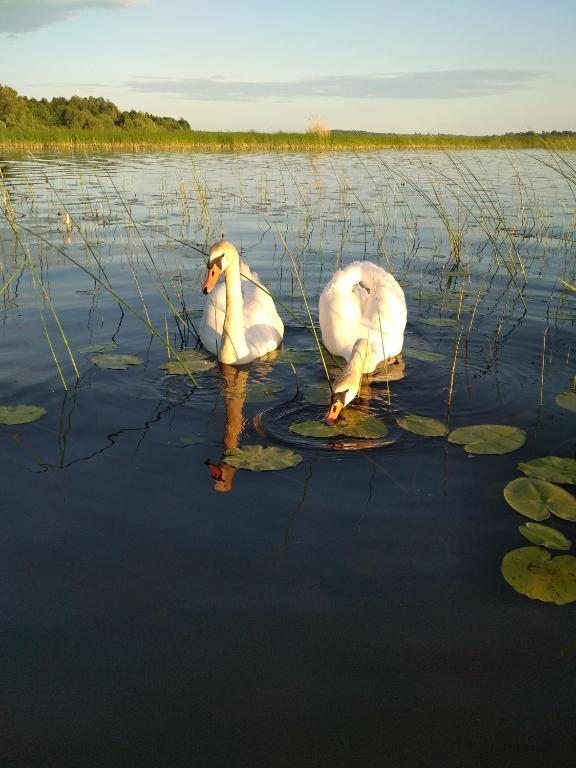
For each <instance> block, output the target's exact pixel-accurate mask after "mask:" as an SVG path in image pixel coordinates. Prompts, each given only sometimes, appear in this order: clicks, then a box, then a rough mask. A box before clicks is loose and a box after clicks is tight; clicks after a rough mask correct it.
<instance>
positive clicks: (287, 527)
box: [0, 152, 576, 768]
mask: <svg viewBox="0 0 576 768" xmlns="http://www.w3.org/2000/svg"><path fill="white" fill-rule="evenodd" d="M563 160H565V161H567V162H568V163H570V164H571V166H572V168H574V165H575V159H574V155H565V156H564V157H562V156H551V155H548V154H547V153H545V152H541V153H538V152H532V153H520V152H518V153H505V152H494V153H491V152H482V153H458V154H455V155H452V156H450V155H447V154H443V153H434V152H432V153H415V152H410V153H403V152H390V153H387V152H382V153H374V154H365V155H360V156H355V155H318V156H314V155H268V154H254V155H211V154H200V155H177V154H169V155H168V154H167V155H163V154H155V155H93V156H92V155H90V156H81V157H80V156H76V157H70V156H64V157H58V156H46V157H35V158H32V157H12V158H11V157H4V158H3V159H1V161H0V164H1V170H2V174H3V181H0V190H1V191H2V205H3V209H4V215H3V216H0V261H1V272H0V276H1V278H2V281H3V285H4V286H5V285H6V282H7V281H8V280H9V279H10V277H11V276H13V275H14V274H16V276H15V277H14V278H13V279H12V281H11V282H10V284H9V285H8V286H7V287H5V290H4V291H3V293H2V295H1V300H2V314H1V324H0V361H1V366H0V382H1V390H0V391H1V397H0V402H1V404H2V405H15V404H20V403H26V404H34V405H37V406H41V407H43V408H45V409H46V411H47V412H46V415H44V416H43V417H42V418H41V419H39V420H38V421H36V422H34V423H30V424H22V425H17V426H0V459H1V462H2V466H3V482H2V502H1V504H0V521H1V523H0V550H1V551H0V572H1V575H0V663H1V665H2V676H1V680H2V684H1V693H0V697H1V700H2V707H1V709H2V722H1V725H0V755H1V757H2V765H3V766H6V767H7V768H20V767H22V768H24V767H25V768H32V767H35V766H42V767H44V766H46V767H48V766H50V767H52V766H53V767H54V768H64V767H67V766H74V767H75V768H77V767H78V766H106V767H108V766H130V767H132V766H151V767H152V766H153V767H154V768H160V767H161V766H162V767H163V766H170V768H172V767H174V768H179V767H180V766H182V767H184V766H186V767H187V768H188V767H189V766H194V768H196V767H198V768H200V767H202V768H203V767H204V766H206V768H208V767H210V768H213V767H214V766H227V767H233V766H255V767H256V766H265V767H266V768H276V767H279V766H282V767H284V766H285V767H286V768H296V767H299V766H311V767H314V768H316V767H318V766H331V768H335V767H336V766H343V767H344V766H351V765H354V766H356V765H358V766H363V768H369V767H371V766H374V768H376V767H377V768H381V767H382V766H388V765H389V766H399V767H402V768H403V767H404V766H407V767H408V766H410V767H411V766H418V767H419V768H420V767H421V766H432V765H434V766H435V765H439V766H440V765H441V766H454V767H456V766H458V768H460V767H462V766H484V765H486V766H493V767H494V768H496V767H497V766H513V767H514V768H515V767H516V766H523V767H524V768H530V767H531V766H540V765H541V764H542V762H543V761H545V762H546V764H548V765H553V764H559V763H560V761H564V760H570V761H573V759H574V748H575V747H576V738H575V736H574V707H575V705H576V686H575V674H576V608H575V607H574V604H571V605H566V606H556V605H550V604H544V603H542V602H538V601H534V600H531V599H529V598H528V597H525V596H523V595H520V594H518V593H516V592H515V591H514V590H513V589H512V588H511V587H510V586H509V585H508V584H507V583H506V582H505V581H504V579H503V577H502V575H501V572H500V565H501V561H502V558H503V556H504V555H505V554H506V553H507V552H509V551H510V550H512V549H515V548H517V547H522V546H525V545H527V544H528V542H526V541H525V540H524V539H523V538H522V536H521V535H520V533H519V532H518V526H519V525H521V524H523V523H524V522H525V518H523V517H521V516H520V515H519V514H517V513H516V512H514V510H512V509H511V507H509V506H508V505H507V503H506V502H505V500H504V498H503V496H502V489H503V487H504V486H505V485H506V483H508V482H509V481H510V480H512V479H514V478H515V477H519V476H520V474H519V471H518V469H517V464H518V463H519V462H521V461H527V460H530V459H533V458H538V457H541V456H548V455H556V456H562V457H574V456H575V451H576V430H575V423H576V414H575V413H573V412H571V411H569V410H566V409H563V408H561V407H560V406H559V405H558V404H557V403H556V396H557V395H558V394H559V393H561V392H567V391H570V389H571V387H572V385H573V379H574V375H575V373H576V371H575V366H574V357H575V354H576V333H575V327H576V294H573V293H572V294H571V293H570V292H568V291H566V290H563V289H562V285H561V283H560V282H559V280H560V279H563V280H565V281H567V282H570V283H572V284H574V282H575V273H576V267H575V253H576V250H575V244H576V230H575V226H576V217H575V206H576V204H575V188H574V185H570V183H569V182H568V181H567V179H566V178H565V174H563V173H562V172H559V169H560V171H562V169H563V168H565V166H562V162H563ZM572 175H574V174H573V172H572ZM65 212H68V214H69V216H70V217H71V220H72V222H73V225H74V227H73V229H72V231H71V232H67V231H66V224H65V221H64V215H63V214H64V213H65ZM59 214H60V215H59ZM222 234H224V235H225V236H226V238H227V239H229V240H232V241H233V242H234V243H236V244H237V246H238V247H239V248H241V250H242V254H243V257H244V258H245V259H246V260H247V261H248V262H249V264H250V266H251V267H252V268H253V269H255V270H256V271H257V272H258V273H259V275H260V278H261V279H262V280H263V282H265V284H266V285H267V286H268V288H269V289H270V291H271V292H272V294H273V295H274V297H275V298H276V299H277V301H278V306H279V311H280V314H281V316H282V317H283V320H284V322H285V325H286V332H285V338H284V347H283V350H284V351H283V353H282V354H281V355H280V356H277V357H276V358H273V359H271V360H266V361H259V362H257V363H254V364H253V365H252V366H249V367H248V368H246V369H244V370H242V371H240V372H235V371H234V370H232V371H230V370H220V369H219V368H217V367H216V368H213V369H211V370H208V371H206V372H201V373H198V374H196V381H197V384H198V386H197V387H195V386H193V384H192V382H190V381H189V380H188V379H187V378H186V377H184V376H172V375H167V373H166V371H165V370H164V369H162V368H161V365H162V364H163V363H165V362H166V360H167V353H166V349H165V347H164V346H163V344H162V342H161V340H160V339H159V338H158V337H157V336H155V335H153V333H151V331H150V329H149V327H148V326H147V325H146V324H145V323H144V322H143V320H146V319H147V320H148V322H149V323H150V324H151V325H153V326H154V328H155V329H156V330H157V331H158V333H159V335H160V337H163V338H166V339H168V340H169V342H170V343H171V344H172V345H173V346H174V347H175V348H176V349H184V348H188V349H191V348H194V347H195V345H196V336H195V331H194V328H195V325H196V324H197V323H198V321H199V318H200V315H201V311H202V307H203V302H204V297H203V296H202V294H201V292H200V287H201V282H202V278H203V274H204V268H205V257H204V256H203V255H201V253H199V251H198V250H194V249H193V248H190V247H189V245H187V243H188V244H192V245H194V246H196V247H197V248H198V249H199V250H205V249H206V244H208V245H209V244H211V243H212V242H213V241H215V240H217V239H219V238H220V237H221V235H222ZM450 235H451V236H450ZM287 249H289V250H287ZM291 256H292V257H293V258H294V264H293V263H292V260H291ZM365 258H366V259H370V260H372V261H375V262H377V263H379V264H381V265H382V266H384V267H385V268H386V269H389V270H390V271H392V272H393V273H394V275H395V276H396V277H397V278H398V280H399V281H400V282H401V284H402V286H403V287H404V290H405V293H406V299H407V303H408V326H407V331H406V337H405V353H404V362H405V371H404V373H405V375H404V378H402V379H400V380H397V381H392V382H390V383H389V384H387V383H386V382H384V381H382V380H380V381H378V380H376V381H374V382H372V384H371V385H369V386H367V387H365V388H364V389H363V390H362V397H361V398H360V399H359V400H357V401H356V402H355V404H354V406H353V408H357V409H360V410H365V411H368V412H370V413H372V414H375V415H378V416H380V417H381V418H383V419H384V420H386V421H387V423H389V425H390V439H391V443H390V445H387V446H384V447H371V448H370V450H368V448H366V447H365V446H363V445H362V444H360V445H348V446H344V447H348V448H350V450H338V449H337V448H336V447H332V448H330V447H328V445H327V444H326V442H325V441H317V440H314V439H313V438H310V439H305V438H302V439H296V437H295V436H294V435H292V433H290V432H289V429H288V427H289V424H290V418H291V413H292V411H290V409H291V408H296V410H298V409H299V408H301V409H302V410H303V411H306V412H308V413H310V412H312V413H315V414H316V416H315V417H316V418H317V417H319V415H320V414H321V413H322V410H323V409H322V406H320V405H315V404H310V403H308V402H307V401H306V399H305V398H306V392H307V391H308V392H310V391H312V390H311V387H313V385H316V384H321V383H322V381H323V380H324V378H323V371H322V366H321V364H320V360H319V356H318V353H317V352H315V351H314V340H313V338H312V336H311V334H310V332H309V330H308V329H307V327H306V326H307V324H308V321H307V317H306V312H305V307H304V303H303V300H302V296H301V292H300V289H299V286H298V281H297V280H296V277H295V272H294V270H295V269H297V270H298V273H299V276H300V279H301V280H302V283H303V286H304V289H305V293H306V297H307V299H308V301H309V302H310V307H311V310H312V314H313V317H314V319H315V320H316V319H317V303H318V296H319V294H320V291H321V290H322V287H323V286H324V285H325V284H326V282H327V281H328V279H329V278H330V276H331V275H332V274H333V272H334V270H335V269H336V268H337V267H338V266H340V265H345V264H346V263H348V262H350V261H352V260H354V259H365ZM25 259H26V262H25V263H24V260H25ZM22 265H23V269H22V271H21V272H20V273H18V272H17V270H18V269H19V268H20V266H22ZM128 304H129V305H130V306H127V305H128ZM131 308H132V309H133V310H134V311H135V312H136V313H137V314H138V316H136V314H134V313H133V312H132V311H131ZM175 313H178V314H179V316H180V320H178V319H176V318H175V317H174V314H175ZM56 318H57V320H56ZM59 325H60V327H61V329H62V332H61V331H60V327H59ZM63 334H65V338H66V341H67V344H68V346H69V349H70V352H71V354H69V353H68V350H67V348H66V345H65V343H64V342H63ZM110 352H114V353H119V354H129V355H134V356H137V357H138V358H139V359H140V360H141V361H142V362H141V364H140V365H134V366H130V367H129V368H128V369H127V370H109V369H106V368H102V367H100V366H98V365H96V364H94V362H93V360H94V359H96V358H98V355H100V354H102V353H110ZM71 357H73V358H74V360H75V364H76V366H77V368H78V371H79V374H80V377H79V379H77V378H76V376H75V373H74V368H73V364H72V362H71ZM55 360H57V362H58V364H56V362H55ZM65 386H66V387H67V388H65ZM262 414H263V415H262ZM406 414H421V415H426V416H433V417H435V418H438V419H441V420H443V421H445V422H447V423H448V424H449V427H450V429H454V428H456V427H459V426H466V425H471V424H482V423H492V424H494V423H496V424H509V425H513V426H517V427H520V428H522V429H524V430H525V431H526V433H527V440H526V443H525V444H524V445H523V446H522V448H520V449H519V450H517V451H515V452H514V453H509V454H506V455H503V456H477V455H476V456H474V455H470V454H467V453H466V452H465V451H464V449H463V447H462V446H459V445H453V444H450V443H449V442H448V441H447V440H446V439H445V438H427V437H419V436H417V435H414V434H411V433H409V432H407V431H404V430H402V429H400V428H399V427H398V426H397V425H396V422H395V417H397V416H402V415H406ZM225 442H226V443H227V445H228V444H230V442H236V443H238V444H239V445H250V444H261V445H275V446H282V447H290V448H292V449H294V450H296V451H297V452H298V453H300V454H301V455H302V457H303V459H302V461H301V463H300V464H299V465H298V466H296V467H293V468H290V469H286V470H282V471H277V472H249V471H246V470H237V471H236V472H235V473H231V474H232V475H233V476H231V477H230V490H229V492H228V493H221V492H216V491H215V490H214V482H213V480H212V478H211V476H210V472H209V471H208V468H207V466H206V465H205V460H206V459H208V458H210V459H212V460H213V461H214V462H219V461H221V459H222V457H223V453H224V449H225ZM552 525H553V527H555V528H557V529H558V530H561V531H562V532H564V533H565V534H566V535H567V536H568V537H569V538H571V539H574V538H575V534H576V525H575V524H574V523H571V522H566V521H563V520H556V519H554V520H553V522H552Z"/></svg>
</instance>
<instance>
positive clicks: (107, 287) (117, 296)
mask: <svg viewBox="0 0 576 768" xmlns="http://www.w3.org/2000/svg"><path fill="white" fill-rule="evenodd" d="M19 227H20V229H22V230H23V231H24V232H27V233H28V234H30V235H32V237H35V238H36V239H37V240H39V241H40V242H42V243H44V244H45V245H47V246H48V247H49V248H52V250H54V251H56V253H59V254H60V255H61V256H63V257H64V258H65V259H66V260H67V261H69V262H71V263H72V264H74V265H75V266H76V267H78V268H79V269H81V270H82V271H83V272H85V273H86V274H87V275H88V276H89V277H90V278H91V279H92V280H94V282H96V283H97V284H98V285H100V286H101V287H102V288H104V290H105V291H107V292H108V293H109V294H110V295H111V296H113V297H114V299H116V301H117V302H118V304H120V306H122V307H125V308H126V309H127V310H128V311H129V312H130V313H131V314H132V315H134V317H136V318H137V319H138V320H140V322H141V323H143V324H144V325H145V326H146V328H148V330H149V331H150V333H152V334H153V335H154V336H155V337H156V338H158V339H159V340H160V341H161V342H162V345H163V346H164V347H165V348H166V349H167V350H168V351H169V352H170V353H171V354H172V355H173V356H174V357H175V358H176V360H178V362H179V363H180V365H181V366H182V368H183V370H184V371H185V372H186V375H187V376H188V378H189V379H190V381H191V382H192V384H193V385H194V386H195V387H199V384H198V382H197V381H196V379H195V378H194V376H193V375H192V372H191V371H190V370H189V368H188V366H187V365H186V362H185V360H184V359H183V358H182V356H181V355H180V354H179V352H178V351H177V350H176V349H174V347H173V346H172V345H171V344H168V343H167V342H166V341H165V340H164V335H163V334H162V333H161V332H160V331H158V330H157V329H156V328H155V327H154V325H153V324H152V323H150V322H148V320H147V319H146V318H145V317H143V316H142V315H141V314H140V313H139V312H138V311H137V310H136V309H134V307H133V306H132V305H131V304H130V303H129V302H128V301H126V299H124V298H122V296H120V294H119V293H117V292H116V291H115V290H114V288H112V286H111V285H109V284H107V283H105V282H104V281H103V280H101V279H100V278H99V277H98V275H95V274H94V273H93V272H91V271H90V270H89V269H88V268H87V267H85V266H84V265H83V264H82V263H81V262H79V261H78V260H77V259H75V258H74V257H73V256H70V254H69V253H66V251H64V250H63V249H62V248H59V247H58V246H56V245H54V243H51V242H50V240H47V239H46V238H45V237H43V236H42V235H41V234H39V233H38V232H34V230H32V229H30V228H28V227H26V226H24V225H23V224H20V225H19ZM87 247H88V248H89V249H90V250H91V246H90V245H89V244H88V243H87Z"/></svg>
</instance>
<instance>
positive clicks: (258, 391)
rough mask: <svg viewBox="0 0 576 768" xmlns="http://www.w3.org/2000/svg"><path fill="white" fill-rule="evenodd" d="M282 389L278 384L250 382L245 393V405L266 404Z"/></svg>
mask: <svg viewBox="0 0 576 768" xmlns="http://www.w3.org/2000/svg"><path fill="white" fill-rule="evenodd" d="M283 389H284V387H282V386H280V384H267V383H266V382H263V381H251V382H250V383H249V384H248V389H247V392H246V400H245V402H247V403H267V402H270V401H271V400H274V399H275V398H276V395H277V394H278V392H282V390H283Z"/></svg>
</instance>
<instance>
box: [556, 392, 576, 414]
mask: <svg viewBox="0 0 576 768" xmlns="http://www.w3.org/2000/svg"><path fill="white" fill-rule="evenodd" d="M555 400H556V404H557V405H559V406H560V408H565V409H566V410H567V411H576V392H561V393H560V394H559V395H556V398H555Z"/></svg>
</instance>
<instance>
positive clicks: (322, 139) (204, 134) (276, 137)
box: [0, 128, 576, 153]
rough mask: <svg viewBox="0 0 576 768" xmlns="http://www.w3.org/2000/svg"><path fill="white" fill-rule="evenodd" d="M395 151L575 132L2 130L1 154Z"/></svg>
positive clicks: (504, 144)
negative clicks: (57, 152)
mask: <svg viewBox="0 0 576 768" xmlns="http://www.w3.org/2000/svg"><path fill="white" fill-rule="evenodd" d="M383 149H399V150H409V149H414V150H466V149H467V150H482V149H488V150H490V149H492V150H493V149H505V150H506V149H548V150H553V151H556V152H558V151H576V133H554V134H550V133H544V134H540V133H517V134H504V135H493V136H465V135H451V134H396V133H362V132H352V131H350V132H346V131H342V132H340V131H333V132H332V133H330V134H328V135H319V134H315V133H283V132H278V133H257V132H253V131H247V132H224V131H222V132H218V131H167V130H165V131H149V130H147V131H144V130H126V129H110V130H80V129H77V130H74V129H69V128H2V129H0V151H2V152H33V151H43V150H58V151H63V152H71V153H74V152H78V151H80V152H82V151H86V150H100V151H109V152H115V151H118V152H126V151H129V152H146V151H150V150H163V151H167V152H186V151H189V152H196V151H211V152H263V151H265V152H360V151H374V150H383Z"/></svg>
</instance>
